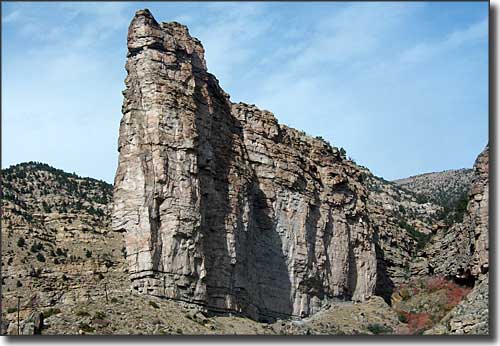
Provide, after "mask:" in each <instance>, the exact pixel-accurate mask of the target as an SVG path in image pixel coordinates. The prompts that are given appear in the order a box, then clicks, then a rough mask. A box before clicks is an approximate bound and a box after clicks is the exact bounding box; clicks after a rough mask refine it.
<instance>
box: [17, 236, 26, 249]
mask: <svg viewBox="0 0 500 346" xmlns="http://www.w3.org/2000/svg"><path fill="white" fill-rule="evenodd" d="M25 244H26V241H25V240H24V238H23V237H21V238H19V239H18V240H17V246H19V247H23V246H24V245H25Z"/></svg>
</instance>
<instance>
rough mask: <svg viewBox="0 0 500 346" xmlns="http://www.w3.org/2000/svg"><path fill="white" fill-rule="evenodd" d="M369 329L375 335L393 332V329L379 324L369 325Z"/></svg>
mask: <svg viewBox="0 0 500 346" xmlns="http://www.w3.org/2000/svg"><path fill="white" fill-rule="evenodd" d="M367 329H368V330H369V331H370V332H372V333H373V334H375V335H380V334H391V333H392V332H393V330H392V328H390V327H386V326H384V325H381V324H377V323H374V324H369V325H368V327H367Z"/></svg>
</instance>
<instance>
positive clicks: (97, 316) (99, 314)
mask: <svg viewBox="0 0 500 346" xmlns="http://www.w3.org/2000/svg"><path fill="white" fill-rule="evenodd" d="M105 318H106V314H105V313H104V312H102V311H96V313H95V314H94V319H95V320H103V319H105Z"/></svg>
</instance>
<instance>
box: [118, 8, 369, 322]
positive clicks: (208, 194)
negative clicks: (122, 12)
mask: <svg viewBox="0 0 500 346" xmlns="http://www.w3.org/2000/svg"><path fill="white" fill-rule="evenodd" d="M203 54H204V50H203V47H202V45H201V43H200V42H199V41H198V40H197V39H195V38H192V37H191V36H190V35H189V33H188V30H187V28H186V27H184V26H182V25H180V24H178V23H161V24H158V23H157V22H156V21H155V19H154V18H153V17H152V15H151V13H150V12H149V11H147V10H144V11H138V12H137V13H136V16H135V17H134V19H133V20H132V23H131V25H130V28H129V33H128V60H127V64H126V68H127V71H128V76H127V79H126V86H127V88H126V90H125V91H124V96H125V100H124V104H123V118H122V121H121V125H120V136H119V152H120V158H119V166H118V170H117V173H116V178H115V190H114V205H113V224H112V227H113V229H114V230H116V231H125V232H126V236H125V238H126V248H127V260H128V264H129V273H130V277H131V279H132V281H133V286H134V287H135V288H137V289H138V290H139V291H140V292H142V293H147V294H151V295H156V296H161V297H167V298H171V299H177V300H183V301H188V302H192V303H198V304H202V305H204V306H207V307H208V308H210V309H212V310H220V311H237V312H241V313H243V314H246V315H248V316H250V317H252V318H255V319H267V318H274V317H281V316H290V315H296V316H301V315H302V316H304V315H308V314H311V313H314V312H316V311H318V310H319V309H320V308H321V306H322V304H323V303H325V301H326V300H328V299H331V298H341V299H353V300H365V299H366V298H367V297H369V296H371V295H372V294H373V292H374V288H375V282H376V270H377V268H376V267H377V264H376V254H375V245H374V242H373V229H372V226H371V224H370V220H369V218H368V216H367V206H366V198H367V195H368V192H367V190H366V188H365V187H364V186H363V185H362V183H361V181H362V177H361V172H360V170H359V169H358V167H357V166H355V165H352V164H347V163H346V160H344V159H343V157H342V156H341V155H340V153H339V152H338V151H337V150H336V149H333V148H331V147H330V146H329V145H327V144H326V143H325V142H323V141H321V140H319V139H314V138H310V137H308V136H306V135H305V134H303V133H300V132H299V131H296V130H294V129H291V128H288V127H286V126H283V125H280V124H278V123H277V121H276V118H275V117H274V116H273V115H272V114H271V113H269V112H267V111H262V110H259V109H257V108H256V107H254V106H250V105H246V104H242V103H240V104H233V103H231V102H230V100H229V95H227V94H226V93H225V92H224V91H223V90H222V89H221V88H220V87H219V85H218V81H217V79H216V78H215V77H214V76H213V75H211V74H209V73H208V72H207V69H206V64H205V60H204V56H203Z"/></svg>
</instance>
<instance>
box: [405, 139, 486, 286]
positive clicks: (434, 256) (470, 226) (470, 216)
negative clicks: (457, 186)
mask: <svg viewBox="0 0 500 346" xmlns="http://www.w3.org/2000/svg"><path fill="white" fill-rule="evenodd" d="M468 195H469V197H468V204H467V211H466V213H465V215H464V219H463V222H462V223H458V224H455V225H453V226H452V227H450V228H445V229H442V230H440V232H439V233H437V234H436V235H435V236H434V237H433V239H431V241H430V242H429V243H428V244H427V246H426V247H425V248H424V250H423V251H422V252H421V253H419V256H418V257H417V259H416V261H415V264H414V268H413V274H414V275H421V274H430V275H433V274H438V275H445V276H452V277H455V278H456V279H458V280H463V281H467V280H469V281H470V280H477V279H480V280H482V277H483V276H484V274H487V273H488V269H489V240H488V238H489V237H488V233H489V228H488V224H489V222H488V221H489V220H488V215H489V213H488V211H489V145H487V146H486V148H485V149H484V150H483V151H482V152H481V154H479V156H478V157H477V159H476V162H475V164H474V170H473V177H472V183H471V186H470V189H469V193H468Z"/></svg>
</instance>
